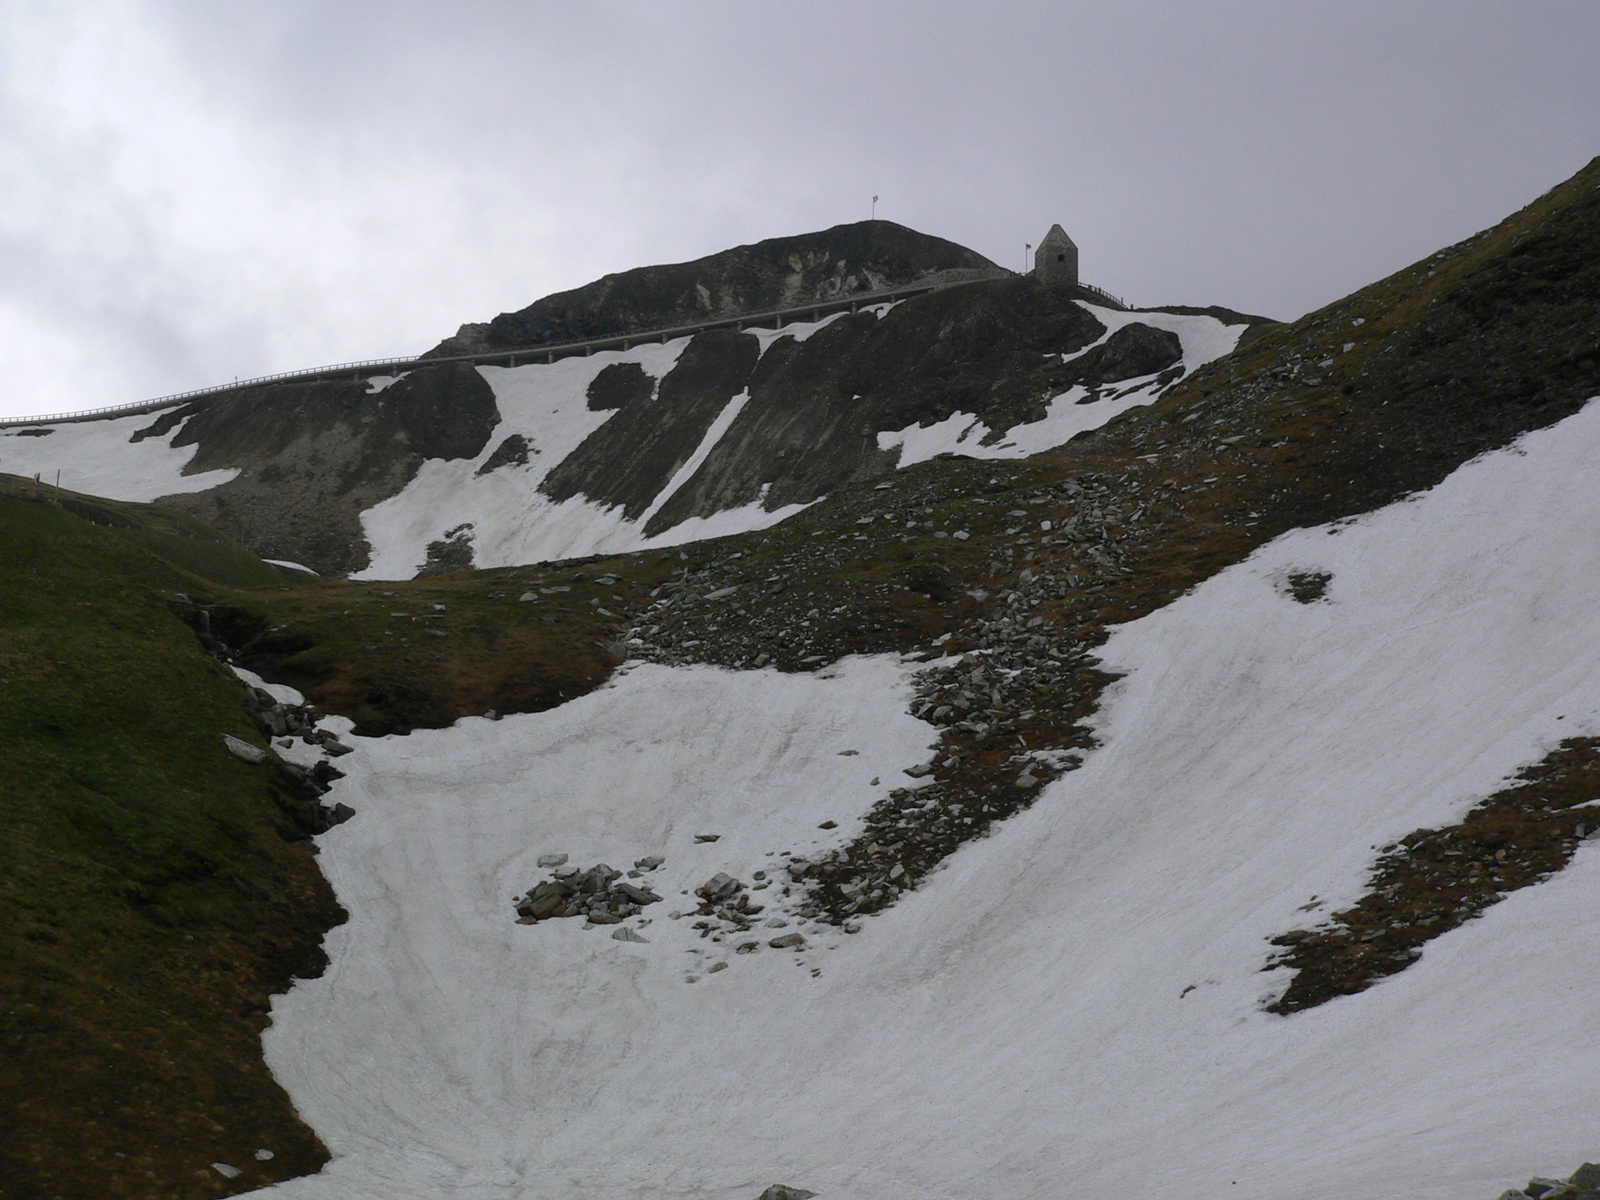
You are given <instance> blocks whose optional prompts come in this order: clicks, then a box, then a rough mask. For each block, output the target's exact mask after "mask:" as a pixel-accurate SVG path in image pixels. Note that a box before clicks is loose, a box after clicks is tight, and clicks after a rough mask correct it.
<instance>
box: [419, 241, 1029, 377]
mask: <svg viewBox="0 0 1600 1200" xmlns="http://www.w3.org/2000/svg"><path fill="white" fill-rule="evenodd" d="M950 271H965V272H972V273H974V277H978V276H993V275H1005V274H1008V272H1006V271H1004V270H1002V269H1001V268H999V267H997V266H995V265H994V264H993V263H992V262H990V261H989V260H988V259H986V258H984V257H983V256H982V255H981V254H976V253H974V252H973V251H971V250H968V249H966V248H965V247H962V246H958V245H956V244H955V243H954V242H947V241H945V240H944V239H943V238H936V237H929V236H928V235H926V234H922V233H918V232H916V231H915V230H913V229H907V228H905V227H904V226H903V225H896V224H894V223H893V222H892V221H862V222H859V223H857V224H854V225H836V226H834V227H833V228H832V229H827V230H823V231H821V232H819V233H808V234H802V235H800V236H798V237H787V238H771V239H769V240H767V241H764V242H757V243H755V244H754V245H751V246H736V247H735V248H733V249H732V250H724V251H722V252H721V253H719V254H712V255H708V256H707V257H705V258H701V259H696V260H695V261H693V262H687V263H673V264H670V265H666V266H657V267H640V268H638V269H636V270H633V271H623V272H621V273H619V274H616V275H607V276H605V277H604V278H603V279H599V280H597V281H595V282H594V283H591V284H587V285H586V286H584V287H581V288H576V289H574V290H573V291H570V292H557V293H556V294H555V295H552V296H546V297H545V298H544V299H542V300H538V301H536V302H534V303H533V304H531V305H529V306H528V307H527V308H525V309H522V310H521V311H520V312H514V313H501V314H500V315H499V316H498V317H496V318H495V319H494V320H493V321H491V322H489V330H488V335H487V344H488V345H489V346H491V347H495V348H499V347H510V346H533V345H538V344H540V343H544V342H561V341H577V340H580V339H583V338H592V337H606V336H609V335H611V334H617V333H632V332H634V331H637V330H642V329H654V328H662V327H666V326H672V325H689V324H693V323H694V322H696V321H703V320H707V319H709V318H713V317H722V316H733V315H737V314H739V313H746V312H770V311H772V310H774V309H780V308H786V307H791V306H797V305H804V304H808V303H812V302H814V301H819V300H828V299H833V298H834V297H837V296H848V295H849V294H850V293H852V292H870V291H876V290H878V289H881V288H886V287H894V286H897V285H900V284H906V283H913V282H916V281H918V280H921V279H926V278H929V277H931V276H936V275H939V274H940V273H942V272H950ZM459 337H460V335H457V339H451V341H450V342H447V343H445V344H443V345H441V346H439V347H437V348H435V349H434V350H432V351H429V354H430V355H438V354H441V353H447V352H449V351H447V349H446V347H447V346H453V345H455V344H456V342H457V340H458V339H459Z"/></svg>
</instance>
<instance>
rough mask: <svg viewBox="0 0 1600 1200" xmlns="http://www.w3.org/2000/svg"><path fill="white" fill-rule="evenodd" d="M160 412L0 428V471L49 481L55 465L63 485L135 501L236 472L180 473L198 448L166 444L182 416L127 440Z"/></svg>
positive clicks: (210, 484)
mask: <svg viewBox="0 0 1600 1200" xmlns="http://www.w3.org/2000/svg"><path fill="white" fill-rule="evenodd" d="M161 415H162V414H161V413H160V412H145V413H134V414H132V415H130V416H126V417H115V418H111V419H106V420H96V421H69V422H64V423H62V424H60V425H48V424H44V425H28V426H22V427H21V428H20V429H19V428H7V429H0V471H5V472H8V473H9V474H12V475H21V476H24V477H32V476H33V475H36V474H37V475H39V476H40V477H41V479H42V480H44V481H46V482H49V483H51V484H54V483H55V478H56V472H57V471H58V470H59V471H60V472H61V486H62V487H64V488H70V489H71V490H72V491H75V492H85V493H87V494H89V495H91V496H104V497H106V498H107V499H109V500H130V501H134V502H137V503H140V504H147V503H149V502H150V501H152V500H156V499H159V498H160V497H162V496H172V495H177V494H179V493H181V492H203V491H206V490H207V489H209V488H214V487H221V486H222V485H223V484H225V483H228V482H229V481H231V480H233V479H236V478H237V477H238V475H239V469H238V468H237V467H230V468H228V469H227V470H222V471H202V472H200V473H199V474H198V475H185V474H184V473H183V469H184V467H186V466H187V465H188V464H189V460H190V459H192V458H193V457H194V456H195V454H196V453H197V452H198V451H199V449H200V447H199V446H184V447H182V448H181V449H174V448H173V446H172V444H171V443H172V439H173V438H175V437H177V436H178V434H179V432H180V431H181V430H182V429H183V426H184V424H187V418H186V419H185V420H184V421H183V422H180V423H179V425H178V426H177V427H176V428H174V429H173V430H172V431H171V432H170V433H168V434H167V435H166V436H165V437H159V438H158V437H147V438H145V439H143V440H142V441H138V442H134V441H132V440H131V439H132V437H133V435H134V434H135V433H136V432H138V431H139V430H141V429H145V428H147V427H149V426H150V425H151V424H153V423H154V422H155V421H156V420H157V419H159V418H160V416H161ZM27 429H49V430H51V432H50V433H49V434H47V435H46V436H44V437H38V436H29V435H27V434H26V433H25V432H23V431H25V430H27Z"/></svg>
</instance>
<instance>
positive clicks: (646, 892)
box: [615, 883, 661, 905]
mask: <svg viewBox="0 0 1600 1200" xmlns="http://www.w3.org/2000/svg"><path fill="white" fill-rule="evenodd" d="M615 890H616V891H617V892H620V893H621V894H622V895H624V896H626V897H627V898H628V899H629V900H632V901H633V902H634V903H635V904H641V905H642V904H655V903H657V902H658V901H659V900H660V899H661V897H660V896H658V895H656V894H655V893H654V892H652V891H651V890H650V889H649V888H642V887H635V886H634V885H633V884H631V883H619V884H617V885H616V888H615Z"/></svg>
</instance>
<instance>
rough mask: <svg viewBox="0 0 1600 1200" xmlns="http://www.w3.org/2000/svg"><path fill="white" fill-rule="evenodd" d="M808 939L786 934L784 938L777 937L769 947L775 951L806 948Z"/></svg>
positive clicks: (795, 934) (798, 935)
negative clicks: (798, 947)
mask: <svg viewBox="0 0 1600 1200" xmlns="http://www.w3.org/2000/svg"><path fill="white" fill-rule="evenodd" d="M805 944H806V939H805V938H804V937H803V936H802V935H800V934H798V933H786V934H784V935H783V936H782V937H775V938H773V939H772V940H771V941H770V942H768V943H767V945H769V946H771V947H772V948H773V949H774V950H787V949H788V948H789V947H790V946H804V945H805Z"/></svg>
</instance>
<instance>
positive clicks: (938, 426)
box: [878, 300, 1246, 467]
mask: <svg viewBox="0 0 1600 1200" xmlns="http://www.w3.org/2000/svg"><path fill="white" fill-rule="evenodd" d="M1077 303H1078V304H1079V305H1081V306H1082V307H1083V308H1086V309H1088V310H1089V311H1090V312H1091V313H1093V314H1094V316H1095V319H1096V320H1098V321H1099V322H1100V323H1101V324H1103V325H1104V326H1105V327H1106V331H1105V333H1104V334H1103V335H1102V336H1101V337H1100V338H1099V339H1097V340H1096V341H1094V342H1092V343H1091V344H1090V345H1087V346H1085V347H1084V348H1083V349H1082V350H1080V351H1078V352H1077V353H1076V354H1070V355H1065V356H1063V358H1062V361H1063V362H1071V361H1072V360H1073V359H1075V358H1081V357H1082V356H1083V355H1085V354H1087V353H1088V352H1089V351H1091V350H1093V349H1094V348H1095V347H1096V346H1099V345H1101V344H1103V343H1104V342H1106V341H1107V340H1109V339H1110V337H1111V335H1112V334H1114V333H1116V332H1117V330H1119V329H1121V328H1123V327H1124V326H1127V325H1134V324H1139V325H1149V326H1150V327H1151V328H1153V329H1163V330H1167V331H1169V332H1171V333H1175V334H1177V335H1178V340H1179V341H1180V342H1181V343H1182V344H1183V372H1184V374H1185V375H1187V374H1189V373H1190V372H1191V371H1193V370H1195V369H1196V368H1197V367H1201V366H1204V365H1205V364H1206V363H1208V362H1210V361H1211V360H1212V359H1215V358H1221V357H1222V356H1223V355H1224V354H1227V353H1229V352H1230V351H1231V350H1232V349H1233V348H1234V346H1236V345H1237V344H1238V342H1239V336H1240V335H1241V334H1242V333H1243V332H1244V331H1245V329H1246V326H1244V325H1224V324H1223V323H1222V322H1221V321H1219V320H1217V319H1216V318H1215V317H1207V316H1185V315H1183V314H1181V313H1158V312H1122V311H1120V310H1118V309H1114V308H1101V307H1099V306H1098V305H1093V304H1088V303H1085V302H1084V301H1082V300H1080V301H1078V302H1077ZM1156 378H1157V377H1156V376H1155V375H1149V376H1145V377H1143V378H1140V379H1126V380H1122V381H1121V382H1119V383H1115V384H1112V385H1110V386H1109V387H1107V388H1106V389H1104V390H1103V391H1102V396H1103V397H1104V398H1103V399H1100V400H1097V401H1095V402H1094V403H1092V404H1079V403H1078V402H1079V401H1080V400H1082V399H1083V398H1084V397H1085V396H1087V395H1088V394H1089V389H1088V388H1085V387H1082V386H1075V387H1072V388H1069V389H1068V390H1067V391H1065V392H1063V393H1062V394H1061V395H1059V396H1057V397H1055V398H1054V399H1053V400H1051V401H1050V408H1049V411H1048V412H1047V413H1046V414H1045V417H1044V419H1043V420H1042V421H1034V422H1032V423H1030V424H1027V425H1013V426H1012V427H1011V428H1010V429H1008V430H1007V431H1006V434H1005V436H1004V437H1003V438H1002V439H1000V441H998V442H996V443H995V444H993V445H988V446H986V445H984V444H983V439H984V438H986V437H987V436H988V435H989V427H988V426H987V425H986V424H984V422H983V421H982V419H981V418H979V417H977V416H974V415H973V414H972V413H954V414H952V415H951V416H949V417H948V418H946V419H945V420H943V421H939V422H936V423H935V424H932V425H923V426H917V425H908V426H906V428H904V429H896V430H890V431H885V432H883V433H880V434H878V449H880V450H892V449H894V448H895V447H896V446H899V447H900V459H899V462H898V463H897V464H896V465H897V466H901V467H909V466H911V465H912V464H914V463H919V462H926V461H927V460H928V459H930V458H933V457H935V456H936V455H939V454H944V453H947V452H953V453H956V454H961V455H965V456H966V457H968V458H1027V457H1028V456H1029V455H1031V454H1040V453H1042V452H1044V451H1045V450H1052V449H1054V448H1055V447H1057V446H1064V445H1065V444H1066V443H1067V442H1070V441H1071V440H1072V439H1073V438H1074V437H1076V436H1077V435H1078V434H1080V433H1084V432H1086V431H1087V430H1090V429H1098V428H1100V426H1102V425H1104V424H1105V423H1106V422H1107V421H1109V420H1111V419H1112V418H1113V417H1115V416H1118V415H1120V414H1122V413H1124V412H1127V411H1128V409H1130V408H1137V407H1139V406H1141V405H1145V404H1151V403H1153V402H1154V401H1155V400H1157V399H1158V398H1159V397H1160V392H1159V391H1158V390H1157V387H1156Z"/></svg>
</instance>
